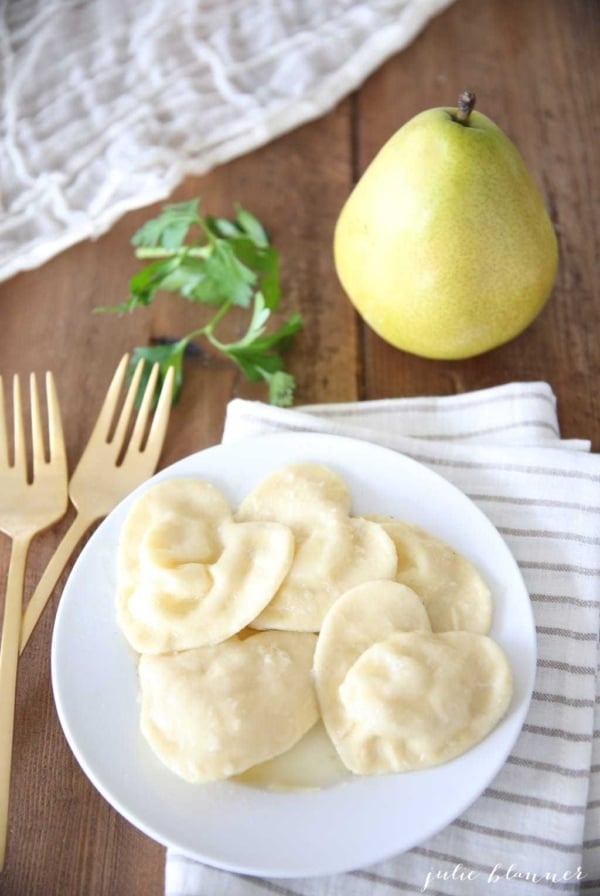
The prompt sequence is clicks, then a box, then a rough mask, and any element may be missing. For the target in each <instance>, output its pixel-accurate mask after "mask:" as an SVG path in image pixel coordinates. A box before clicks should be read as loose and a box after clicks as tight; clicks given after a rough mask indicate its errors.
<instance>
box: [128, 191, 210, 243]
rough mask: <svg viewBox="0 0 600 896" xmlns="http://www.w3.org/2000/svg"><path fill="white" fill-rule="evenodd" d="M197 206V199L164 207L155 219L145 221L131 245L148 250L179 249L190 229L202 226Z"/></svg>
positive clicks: (198, 203) (198, 201) (198, 202)
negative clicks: (159, 248)
mask: <svg viewBox="0 0 600 896" xmlns="http://www.w3.org/2000/svg"><path fill="white" fill-rule="evenodd" d="M199 206H200V200H199V199H193V200H192V201H191V202H178V203H175V204H173V205H166V206H165V207H164V209H163V211H162V213H161V214H160V215H158V217H157V218H152V219H151V220H150V221H146V223H145V224H144V225H143V227H141V228H140V229H139V230H138V231H137V233H135V234H134V236H133V239H132V240H131V242H132V245H134V246H145V247H148V248H154V247H157V246H160V247H162V248H163V249H179V248H181V246H182V245H183V243H184V241H185V238H186V236H187V235H188V233H189V231H190V228H191V227H193V226H194V225H195V224H197V225H201V224H202V218H201V217H200V212H199Z"/></svg>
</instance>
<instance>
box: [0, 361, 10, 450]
mask: <svg viewBox="0 0 600 896" xmlns="http://www.w3.org/2000/svg"><path fill="white" fill-rule="evenodd" d="M0 466H2V467H7V466H8V426H7V425H6V408H5V405H4V383H3V382H2V377H1V376H0Z"/></svg>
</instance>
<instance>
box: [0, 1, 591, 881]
mask: <svg viewBox="0 0 600 896" xmlns="http://www.w3.org/2000/svg"><path fill="white" fill-rule="evenodd" d="M598 47H600V6H599V5H598V3H597V0H458V2H457V3H456V4H455V5H453V6H451V7H450V8H449V9H448V10H446V11H445V12H444V13H442V14H441V15H440V16H439V17H438V18H436V19H435V20H434V21H432V22H431V23H430V25H429V26H428V28H427V29H426V30H425V31H424V32H423V33H422V34H421V35H420V36H419V37H418V38H417V40H416V41H415V42H414V43H413V44H412V45H411V46H410V47H409V48H408V49H407V50H406V51H404V52H403V53H401V54H399V55H398V56H396V57H395V58H393V59H391V60H390V61H389V62H387V63H386V64H385V65H384V66H383V67H382V68H381V69H380V70H379V71H377V72H376V73H375V74H374V75H373V76H372V77H371V78H370V79H369V80H368V81H367V82H366V84H365V85H364V87H363V88H362V89H361V90H360V91H358V92H357V93H356V94H355V95H353V96H351V97H349V98H348V99H346V100H345V101H343V102H342V103H340V104H339V105H338V106H337V108H335V109H334V110H333V111H332V112H331V113H330V114H329V115H327V116H326V117H324V118H322V119H320V120H318V121H315V122H312V123H310V124H307V125H306V126H304V127H301V128H299V129H298V130H296V131H294V132H293V133H290V134H288V135H286V136H284V137H282V138H280V139H279V140H277V141H275V142H273V143H272V144H270V145H269V146H265V147H264V148H262V149H260V150H258V151H256V152H253V153H251V154H249V155H247V156H245V157H243V158H240V159H238V160H236V161H233V162H231V163H230V164H228V165H225V166H223V167H221V168H219V169H217V170H215V171H213V172H212V173H210V174H209V175H207V176H205V177H202V178H190V179H188V180H187V181H186V182H185V183H184V184H183V185H182V186H181V188H180V189H178V190H177V192H176V193H175V194H174V196H173V199H174V200H182V199H186V198H191V197H195V196H198V195H201V196H202V197H203V201H204V207H205V209H206V210H208V211H210V212H211V213H213V214H223V215H229V214H230V213H231V212H232V210H233V206H234V203H235V202H236V201H239V202H240V203H241V204H242V205H244V206H245V207H246V208H248V209H250V210H251V211H253V212H254V213H255V214H256V215H257V216H258V217H259V218H260V219H261V220H262V221H263V222H264V223H265V224H266V226H267V227H268V228H269V230H270V232H271V234H272V237H273V240H274V243H275V245H276V246H277V247H278V248H279V250H280V252H281V257H282V266H283V267H282V272H283V273H282V275H283V285H284V300H283V304H284V309H285V311H286V312H289V311H291V310H292V309H300V310H301V311H302V314H303V315H304V319H305V322H306V326H305V329H304V331H303V332H302V334H301V335H300V336H299V337H298V338H297V340H296V342H295V344H294V347H293V349H292V351H291V352H290V354H289V356H288V357H289V365H290V368H291V370H292V371H293V372H294V374H295V375H296V377H297V381H298V391H297V403H313V402H322V401H351V400H354V399H373V398H383V397H389V396H402V395H426V394H434V395H445V394H450V393H458V392H464V391H466V390H472V389H480V388H483V387H486V386H492V385H496V384H499V383H504V382H507V381H510V380H546V381H548V382H549V383H551V385H552V387H553V388H554V390H555V392H556V395H557V398H558V409H559V416H560V422H561V428H562V433H563V436H565V437H567V438H569V437H586V438H591V439H592V440H593V445H594V447H595V449H596V450H598V448H599V447H600V399H599V397H598V383H599V382H600V349H599V348H598V343H599V340H600V288H599V282H600V277H599V274H600V270H599V265H600V166H599V165H598V157H599V154H600V140H599V137H600V133H599V131H600V102H599V100H600V56H599V54H598ZM465 88H468V89H473V90H475V91H476V92H477V94H478V108H480V109H481V110H482V111H484V112H486V113H487V114H488V115H489V116H490V117H491V118H493V119H494V120H495V121H496V122H497V123H498V124H499V125H500V126H501V127H502V128H503V129H504V130H505V131H506V132H507V134H508V135H509V136H510V137H511V138H512V139H513V140H514V141H515V143H516V144H517V145H518V146H519V148H520V150H521V152H522V154H523V156H524V157H525V160H526V162H527V163H528V165H529V167H530V170H531V171H532V173H533V175H534V177H535V179H536V181H537V183H538V184H539V186H540V188H541V190H542V192H543V193H544V195H545V197H546V200H547V203H548V206H549V209H550V212H551V216H552V219H553V222H554V224H555V226H556V229H557V232H558V235H559V239H560V248H561V267H560V275H559V278H558V283H557V285H556V289H555V291H554V295H553V298H552V299H551V301H550V303H549V304H548V306H547V307H546V309H545V310H544V312H543V313H542V315H541V316H540V317H539V318H538V320H537V321H536V322H535V323H534V324H533V325H532V326H531V327H530V328H529V330H528V331H526V332H525V333H524V334H523V335H521V336H520V337H519V338H518V339H516V340H514V341H513V342H511V343H510V344H508V345H506V346H504V347H502V348H499V349H497V350H495V351H492V352H490V353H488V354H486V355H484V356H483V357H479V358H475V359H472V360H469V361H463V362H448V363H442V362H433V361H427V360H423V359H419V358H416V357H413V356H411V355H408V354H404V353H401V352H399V351H396V350H394V349H392V348H390V347H389V346H388V345H386V344H384V343H383V342H382V341H381V340H380V339H379V338H377V337H376V336H374V335H373V333H371V332H369V331H368V330H367V329H366V328H365V327H364V326H362V325H361V323H360V321H359V320H358V319H357V316H356V315H355V313H354V311H353V309H352V307H351V306H350V303H349V302H348V301H347V299H346V298H345V296H344V294H343V292H342V290H341V288H340V286H339V284H338V282H337V280H336V276H335V272H334V268H333V263H332V253H331V242H332V232H333V227H334V224H335V221H336V217H337V214H338V212H339V210H340V207H341V205H342V203H343V201H344V199H345V198H346V196H347V194H348V193H349V191H350V189H351V187H352V184H353V182H354V181H355V180H356V178H357V176H358V175H359V174H360V172H361V171H362V170H364V168H365V166H366V164H367V163H368V162H369V161H370V159H371V158H372V157H373V155H374V154H375V152H376V151H377V149H378V148H379V147H380V146H381V145H382V144H383V142H384V141H385V140H386V139H387V138H388V137H389V136H390V135H391V134H392V133H393V131H394V130H396V129H397V127H398V126H399V125H400V124H401V123H402V122H404V121H405V120H407V119H408V118H409V117H411V116H412V115H414V114H415V113H416V112H418V111H420V110H421V109H424V108H427V107H429V106H438V105H448V104H452V103H454V102H455V99H456V97H457V96H458V94H459V93H460V91H461V90H463V89H465ZM155 211H156V209H150V210H149V209H144V210H142V211H138V212H134V213H131V214H129V215H127V216H125V217H124V218H123V219H122V220H121V221H120V222H119V223H118V224H117V225H115V226H114V227H113V229H112V230H111V231H110V233H108V234H107V235H106V236H104V237H103V238H101V239H99V240H98V241H96V242H85V243H82V244H80V245H78V246H76V247H75V248H73V249H71V250H69V251H67V252H64V253H63V254H61V255H60V256H58V257H57V258H55V259H54V260H53V261H51V262H49V263H48V264H46V265H44V266H43V267H42V268H40V269H38V270H36V271H33V272H30V273H25V274H22V275H20V276H18V277H15V278H14V279H13V280H11V281H10V282H7V283H4V284H2V285H1V286H0V322H1V326H0V373H2V374H3V375H5V376H8V375H10V374H11V373H12V372H13V371H18V372H21V373H26V372H28V371H29V370H36V371H38V372H42V371H43V370H45V369H47V368H49V369H52V370H54V371H55V373H56V377H57V381H58V388H59V393H60V398H61V403H62V408H63V416H64V419H65V426H66V437H67V445H68V454H69V461H70V465H71V468H72V466H73V464H74V463H75V462H76V460H77V458H78V456H79V454H80V452H81V450H82V448H83V446H84V444H85V441H86V439H87V436H88V434H89V432H90V429H91V426H92V423H93V420H94V419H95V415H96V413H97V410H98V408H99V405H100V402H101V398H102V396H103V393H104V390H105V388H106V385H107V383H108V381H109V379H110V376H111V373H112V370H113V368H114V367H115V365H116V363H117V361H118V359H119V357H120V356H121V355H122V353H123V352H125V351H127V350H128V349H130V348H131V347H133V346H134V345H139V344H144V343H146V342H148V341H150V340H152V339H157V338H160V337H175V336H179V335H182V334H183V333H185V332H187V331H188V330H190V329H192V328H193V326H195V325H197V324H196V321H197V320H198V316H199V315H201V314H202V313H203V312H202V309H200V310H199V309H198V308H197V307H194V306H191V305H187V304H185V303H183V302H181V300H177V299H175V300H173V299H169V298H166V299H160V300H158V301H157V302H156V303H155V304H154V305H153V306H152V307H151V308H149V309H147V310H144V311H137V312H136V313H135V314H132V315H130V316H127V317H122V318H117V317H113V316H100V315H96V314H93V313H92V312H93V309H94V308H95V307H96V306H98V305H101V304H104V303H112V302H116V301H120V300H122V299H123V298H125V296H126V292H127V282H128V278H129V276H130V275H131V274H132V273H133V272H134V271H135V270H136V269H137V268H138V263H137V262H136V261H135V259H134V257H133V254H132V251H131V247H130V244H129V240H130V237H131V235H132V234H133V233H134V231H135V230H136V229H137V228H138V227H139V226H140V224H141V223H142V222H143V221H144V220H146V219H147V218H148V217H150V215H151V213H154V212H155ZM241 326H242V321H241V318H238V319H237V320H235V321H233V323H232V324H231V332H232V333H233V332H235V331H236V327H241ZM236 395H242V396H246V397H254V398H260V399H263V398H265V393H264V390H263V388H262V387H260V386H256V387H254V386H253V387H250V386H248V385H246V384H244V383H243V382H242V381H241V380H240V377H239V376H238V374H237V373H236V372H235V370H234V369H233V368H232V367H231V366H229V365H228V364H227V363H226V362H224V361H222V360H220V359H219V358H216V357H212V356H210V355H208V356H206V355H203V356H197V357H192V358H190V359H188V361H187V370H186V378H185V387H184V392H183V397H182V401H181V403H180V404H179V405H178V406H177V407H176V408H175V409H174V411H173V415H172V419H171V425H170V430H169V433H168V437H167V442H166V445H165V450H164V454H163V457H162V461H161V464H162V465H166V464H169V463H172V462H173V461H175V460H177V459H179V458H181V457H183V456H185V455H187V454H189V453H191V452H194V451H197V450H199V449H201V448H204V447H206V446H209V445H212V444H214V443H216V442H218V441H219V439H220V435H221V430H222V424H223V418H224V411H225V406H226V404H227V402H228V400H229V399H230V398H231V397H232V396H236ZM64 527H65V526H64V525H60V526H58V527H56V528H55V529H53V530H51V531H50V532H48V533H46V534H44V535H43V536H41V537H40V538H39V539H38V540H37V541H36V542H35V544H34V546H33V548H32V551H31V555H30V565H29V569H28V573H27V582H26V589H27V594H29V593H30V592H31V590H32V589H33V586H34V584H35V582H36V581H37V579H38V577H39V575H40V572H41V570H42V568H43V564H44V562H45V560H46V559H47V557H48V556H49V554H50V552H51V551H52V549H53V548H54V547H55V546H56V544H57V543H58V540H59V537H60V534H61V532H62V531H63V530H64ZM1 549H2V553H1V554H0V578H2V580H4V578H5V573H6V566H7V558H8V544H7V543H6V541H4V540H3V542H2V545H1ZM65 577H66V574H65V576H64V577H63V578H62V580H61V582H60V584H59V586H58V587H57V589H56V593H55V595H54V597H53V600H52V603H51V605H50V606H49V608H48V609H47V611H46V613H45V615H44V616H43V618H42V620H41V622H40V624H39V626H38V628H37V629H36V631H35V633H34V635H33V637H32V640H31V642H30V644H29V646H28V648H27V652H26V654H25V655H24V657H23V661H22V663H21V667H20V676H19V685H18V700H17V709H16V734H15V753H14V774H13V789H12V812H11V829H10V842H9V851H8V859H7V866H6V869H5V871H4V873H3V874H2V875H0V892H1V893H2V894H4V896H100V894H106V896H122V894H123V896H125V894H127V896H137V894H139V896H142V894H143V896H158V894H160V893H161V892H162V888H163V871H164V850H163V848H162V847H161V846H159V845H157V844H156V843H154V842H153V841H151V840H150V839H148V838H147V837H145V836H144V835H143V834H141V833H139V832H138V831H137V830H136V829H134V828H133V827H132V826H131V825H130V824H129V823H128V822H126V821H124V820H123V819H122V818H120V816H119V815H118V814H117V813H116V812H114V811H113V810H112V809H111V808H110V806H109V805H108V804H107V803H106V802H105V801H104V800H103V799H102V798H101V797H100V796H99V795H98V794H97V793H96V791H95V790H94V788H93V787H92V785H91V784H90V783H89V782H88V780H87V778H86V777H85V776H84V775H83V773H82V772H81V771H80V769H79V767H78V765H77V764H76V762H75V760H74V759H73V757H72V755H71V752H70V750H69V748H68V746H67V744H66V742H65V739H64V737H63V734H62V731H61V729H60V727H59V724H58V721H57V717H56V711H55V708H54V704H53V700H52V694H51V686H50V664H49V655H50V638H51V631H52V622H53V617H54V612H55V609H56V604H57V601H58V598H59V594H60V591H61V586H62V585H63V584H64V581H65Z"/></svg>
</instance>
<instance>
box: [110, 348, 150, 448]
mask: <svg viewBox="0 0 600 896" xmlns="http://www.w3.org/2000/svg"><path fill="white" fill-rule="evenodd" d="M143 370H144V360H143V359H141V360H140V361H138V363H137V365H136V368H135V370H134V372H133V376H132V377H131V382H130V383H129V389H128V390H127V394H126V396H125V401H124V402H123V407H122V409H121V413H120V414H119V420H118V422H117V425H116V427H115V431H114V434H113V437H112V439H111V440H110V441H111V444H112V445H114V447H115V451H116V453H117V454H118V453H119V452H120V450H121V448H122V447H123V442H124V441H125V433H126V432H127V427H128V425H129V420H130V418H131V412H132V410H133V405H134V403H135V398H136V395H137V394H138V390H139V388H140V380H141V378H142V372H143Z"/></svg>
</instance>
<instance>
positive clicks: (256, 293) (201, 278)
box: [96, 199, 302, 406]
mask: <svg viewBox="0 0 600 896" xmlns="http://www.w3.org/2000/svg"><path fill="white" fill-rule="evenodd" d="M132 243H133V245H134V246H135V247H136V256H137V257H138V258H139V259H143V260H145V261H146V262H147V264H146V266H145V267H143V268H142V269H141V270H139V271H138V272H137V273H136V274H134V275H133V277H131V279H130V281H129V297H128V299H127V300H126V301H124V302H121V303H120V304H117V305H113V306H106V307H102V308H98V309H96V310H97V311H113V312H117V313H119V314H123V313H125V312H130V311H133V310H135V309H136V308H138V307H144V306H148V305H150V304H151V303H152V302H153V301H154V299H155V297H156V295H157V294H158V293H159V292H171V293H175V294H177V295H179V296H181V298H183V299H186V300H187V301H189V302H194V303H198V304H203V305H209V306H214V307H216V309H217V311H216V313H215V314H214V316H213V318H212V319H211V320H209V321H208V322H207V323H205V324H204V325H202V326H200V327H198V328H197V329H196V330H193V331H192V332H191V333H188V335H187V336H185V337H184V338H183V339H178V340H173V341H170V340H169V341H168V342H165V343H161V344H159V345H153V346H142V347H138V348H136V349H135V350H134V352H133V355H132V359H131V368H132V369H133V367H134V366H135V364H136V363H137V361H139V360H140V359H144V360H146V361H149V362H152V363H155V362H157V363H158V364H159V366H160V376H159V381H160V382H159V385H160V384H162V381H163V380H164V377H165V375H166V373H167V370H168V369H169V367H174V368H175V374H176V376H175V380H176V382H175V397H178V396H179V392H180V390H181V386H182V381H183V368H184V357H185V353H186V349H187V347H188V346H189V345H190V343H191V341H192V340H195V339H198V338H200V337H204V338H205V339H207V340H208V341H209V342H210V344H211V345H212V346H213V347H214V348H216V349H217V350H218V351H220V352H221V353H222V354H224V355H225V356H226V357H228V358H229V359H230V360H231V361H232V362H233V363H235V364H236V365H237V366H238V367H239V369H240V370H241V371H242V372H243V373H244V375H245V376H246V377H247V378H248V379H249V380H251V381H253V382H257V381H260V380H263V381H265V382H266V383H267V384H268V387H269V400H270V401H271V402H272V403H275V404H281V405H284V406H288V405H289V404H291V402H292V398H293V393H294V386H295V382H294V378H293V376H292V375H291V374H289V373H286V372H285V370H284V361H283V357H282V351H283V350H284V349H285V348H287V346H288V345H289V343H290V342H291V339H292V338H293V336H294V335H295V333H297V332H298V330H299V329H300V328H301V327H302V318H301V317H300V315H299V314H298V313H297V312H296V313H294V314H292V315H291V316H290V317H289V319H288V320H287V321H285V322H284V323H283V324H282V325H281V326H280V327H279V329H276V330H274V331H272V332H271V333H269V332H268V326H269V323H270V318H271V314H272V312H273V311H274V310H275V309H276V308H277V307H278V305H279V302H280V298H281V295H280V293H281V290H280V281H279V253H278V252H277V250H276V249H275V248H274V247H273V246H272V245H271V244H270V240H269V236H268V234H267V231H266V230H265V229H264V227H263V226H262V224H261V223H260V221H258V219H257V218H255V217H254V215H252V214H251V213H250V212H249V211H247V210H246V209H243V208H241V206H237V207H236V216H235V218H234V219H233V220H229V219H227V218H219V217H213V216H210V215H203V214H202V213H201V211H200V200H199V199H194V200H192V201H191V202H180V203H175V204H172V205H166V206H165V207H164V208H163V210H162V212H161V214H160V215H158V216H157V217H155V218H152V219H151V220H149V221H147V222H146V223H145V224H144V225H143V227H141V228H140V229H139V230H138V231H137V233H136V234H135V235H134V237H133V239H132ZM234 305H237V306H239V307H240V308H241V309H248V310H249V311H250V320H249V322H248V326H247V329H246V332H245V334H244V335H243V336H242V337H241V338H240V339H238V340H236V341H235V342H231V343H223V342H221V341H220V340H219V338H218V337H217V335H216V332H215V331H216V328H217V325H218V324H219V323H220V321H221V320H222V319H223V317H225V315H226V314H227V313H229V311H230V310H231V308H232V307H233V306H234ZM150 369H151V365H150V364H148V365H146V369H145V371H144V385H145V383H146V382H147V378H148V376H149V375H150ZM157 394H158V392H157Z"/></svg>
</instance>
